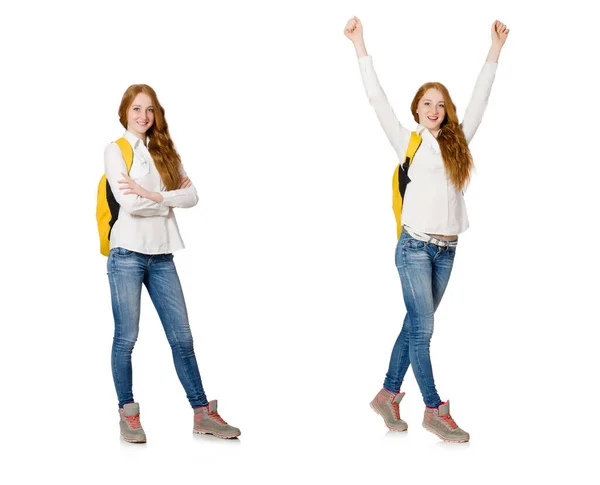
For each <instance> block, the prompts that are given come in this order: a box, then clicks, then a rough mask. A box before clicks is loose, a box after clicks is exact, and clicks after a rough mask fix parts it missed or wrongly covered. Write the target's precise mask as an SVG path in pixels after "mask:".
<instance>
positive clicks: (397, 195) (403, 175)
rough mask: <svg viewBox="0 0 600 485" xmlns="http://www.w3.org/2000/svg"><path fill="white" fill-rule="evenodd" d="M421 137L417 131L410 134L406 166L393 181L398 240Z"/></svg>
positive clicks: (400, 164)
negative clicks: (411, 173)
mask: <svg viewBox="0 0 600 485" xmlns="http://www.w3.org/2000/svg"><path fill="white" fill-rule="evenodd" d="M422 140H423V139H422V138H421V135H419V134H418V133H417V132H416V131H413V132H412V133H411V134H410V141H409V142H408V148H407V149H406V158H405V159H404V164H402V163H399V164H398V166H397V167H396V170H395V171H394V178H393V179H392V209H393V210H394V215H395V216H396V232H397V233H398V239H400V234H401V233H402V199H403V198H404V193H405V192H406V186H407V185H408V183H409V182H410V178H408V167H410V165H411V164H412V161H413V158H414V156H415V153H416V152H417V150H418V148H419V146H421V141H422Z"/></svg>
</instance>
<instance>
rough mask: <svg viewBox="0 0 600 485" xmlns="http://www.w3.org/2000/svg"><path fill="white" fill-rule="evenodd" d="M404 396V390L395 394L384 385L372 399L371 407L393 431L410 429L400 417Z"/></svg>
mask: <svg viewBox="0 0 600 485" xmlns="http://www.w3.org/2000/svg"><path fill="white" fill-rule="evenodd" d="M403 397H404V393H403V392H399V393H398V394H393V393H391V392H390V391H388V390H387V389H386V388H385V387H384V388H382V389H381V391H379V392H378V393H377V395H376V396H375V398H374V399H373V400H372V401H371V408H372V409H373V411H375V412H376V413H377V414H379V415H380V416H381V417H382V418H383V421H384V422H385V425H386V426H387V427H388V428H389V429H390V430H391V431H406V430H407V429H408V424H406V421H403V420H402V419H400V401H402V398H403Z"/></svg>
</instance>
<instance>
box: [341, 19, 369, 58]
mask: <svg viewBox="0 0 600 485" xmlns="http://www.w3.org/2000/svg"><path fill="white" fill-rule="evenodd" d="M344 35H345V36H346V37H348V38H349V39H350V40H351V41H352V43H353V44H354V48H355V49H356V55H357V56H358V57H365V56H367V55H368V54H367V49H366V48H365V39H364V38H363V27H362V23H361V22H360V19H359V18H358V17H352V18H351V19H350V20H348V22H347V23H346V27H345V28H344Z"/></svg>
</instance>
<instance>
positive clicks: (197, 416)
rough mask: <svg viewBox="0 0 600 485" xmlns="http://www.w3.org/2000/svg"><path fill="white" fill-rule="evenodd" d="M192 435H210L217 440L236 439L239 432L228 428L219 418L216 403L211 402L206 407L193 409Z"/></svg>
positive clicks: (236, 429)
mask: <svg viewBox="0 0 600 485" xmlns="http://www.w3.org/2000/svg"><path fill="white" fill-rule="evenodd" d="M194 433H200V434H212V435H213V436H217V437H218V438H225V439H230V438H236V437H238V436H239V435H241V434H242V433H241V431H240V430H239V429H238V428H235V427H234V426H230V425H229V424H227V423H226V422H225V420H224V419H223V418H222V417H221V416H219V413H218V412H217V401H216V400H215V401H211V402H209V403H208V405H207V406H202V407H199V408H194Z"/></svg>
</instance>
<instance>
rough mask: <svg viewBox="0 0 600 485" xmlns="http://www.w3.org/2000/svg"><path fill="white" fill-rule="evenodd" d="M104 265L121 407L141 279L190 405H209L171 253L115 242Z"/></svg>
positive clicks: (127, 397)
mask: <svg viewBox="0 0 600 485" xmlns="http://www.w3.org/2000/svg"><path fill="white" fill-rule="evenodd" d="M107 269H108V281H109V283H110V295H111V299H112V309H113V316H114V319H115V335H114V339H113V346H112V359H111V362H112V374H113V380H114V382H115V388H116V390H117V397H118V399H119V407H123V405H124V404H127V403H132V402H134V400H133V391H132V369H131V353H132V351H133V346H134V345H135V342H136V340H137V337H138V331H139V323H140V297H141V295H142V285H144V286H146V289H147V290H148V293H149V295H150V298H151V300H152V303H153V304H154V307H155V308H156V311H157V312H158V316H159V317H160V321H161V322H162V325H163V328H164V330H165V333H166V335H167V339H168V341H169V344H170V345H171V350H172V351H173V361H174V362H175V369H176V371H177V375H178V376H179V380H180V381H181V384H183V388H184V389H185V392H186V394H187V398H188V400H189V401H190V404H191V406H192V407H193V408H195V407H198V406H205V405H207V404H208V401H207V400H206V395H205V394H204V389H203V388H202V380H201V379H200V372H199V370H198V364H197V362H196V356H195V354H194V343H193V340H192V333H191V331H190V326H189V323H188V316H187V309H186V306H185V300H184V298H183V291H182V289H181V284H180V282H179V277H178V276H177V270H176V269H175V263H174V262H173V255H172V254H153V255H150V254H141V253H136V252H134V251H129V250H127V249H123V248H114V249H111V250H110V254H109V255H108V262H107Z"/></svg>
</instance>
